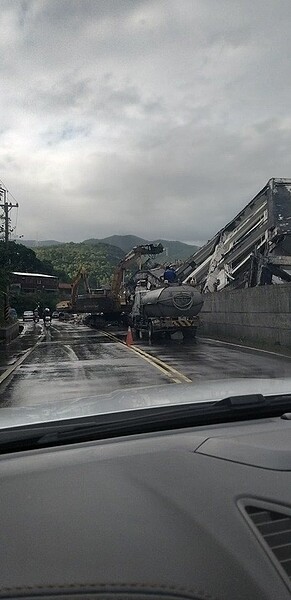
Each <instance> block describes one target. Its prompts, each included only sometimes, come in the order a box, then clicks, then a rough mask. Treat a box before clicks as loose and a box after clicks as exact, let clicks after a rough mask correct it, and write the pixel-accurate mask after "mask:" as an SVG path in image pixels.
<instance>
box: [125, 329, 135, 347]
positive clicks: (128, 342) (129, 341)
mask: <svg viewBox="0 0 291 600" xmlns="http://www.w3.org/2000/svg"><path fill="white" fill-rule="evenodd" d="M125 343H126V345H127V346H131V345H132V344H133V337H132V332H131V327H128V330H127V336H126V340H125Z"/></svg>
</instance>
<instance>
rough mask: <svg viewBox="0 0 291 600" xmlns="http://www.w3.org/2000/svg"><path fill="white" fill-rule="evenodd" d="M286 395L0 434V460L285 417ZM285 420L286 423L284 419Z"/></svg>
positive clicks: (290, 404)
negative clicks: (65, 447) (13, 455)
mask: <svg viewBox="0 0 291 600" xmlns="http://www.w3.org/2000/svg"><path fill="white" fill-rule="evenodd" d="M290 411H291V394H288V395H286V394H285V395H282V396H281V395H280V396H269V397H265V396H263V395H261V394H251V395H245V396H230V397H228V398H224V399H222V400H218V401H213V402H199V403H195V404H189V403H187V404H179V405H169V406H162V407H154V408H152V407H150V408H144V409H137V410H128V411H120V412H116V413H106V414H100V415H93V416H89V417H80V418H73V419H66V420H62V421H49V422H46V423H37V424H32V425H25V426H19V427H13V428H6V429H2V430H1V429H0V454H3V453H7V452H19V451H22V450H29V449H36V448H44V447H51V446H59V445H64V444H74V443H78V442H83V441H91V440H99V439H106V438H114V437H124V436H128V435H136V434H142V433H149V432H156V431H165V430H171V429H179V428H184V427H192V426H199V425H200V426H201V425H210V424H215V423H228V422H233V421H241V420H248V419H260V418H267V417H276V416H281V417H282V416H285V413H286V412H287V413H288V412H290ZM285 418H286V417H285Z"/></svg>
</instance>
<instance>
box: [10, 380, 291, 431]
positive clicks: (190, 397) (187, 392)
mask: <svg viewBox="0 0 291 600" xmlns="http://www.w3.org/2000/svg"><path fill="white" fill-rule="evenodd" d="M247 394H263V395H264V396H271V395H277V394H278V395H284V394H290V396H291V378H285V379H219V380H211V381H206V382H199V383H190V384H168V385H162V386H155V387H146V388H145V387H143V388H129V389H123V390H118V391H115V392H112V393H110V394H106V395H102V396H98V395H95V396H89V397H83V398H79V399H78V400H75V399H74V400H72V402H70V401H68V400H66V401H60V402H54V403H53V404H46V399H45V398H44V397H41V398H40V404H39V405H34V406H27V407H26V406H23V407H22V406H18V407H7V408H6V407H5V408H1V409H0V430H1V428H6V427H14V426H18V425H24V424H32V423H39V422H46V421H57V420H63V419H71V418H78V417H85V416H90V415H98V414H106V413H107V414H108V413H114V412H115V413H116V412H121V411H128V410H142V409H144V408H150V407H158V406H159V407H161V406H169V405H175V404H177V405H179V404H186V403H188V404H191V403H197V402H209V401H215V400H222V399H223V398H227V397H229V396H242V395H247ZM290 411H291V401H290Z"/></svg>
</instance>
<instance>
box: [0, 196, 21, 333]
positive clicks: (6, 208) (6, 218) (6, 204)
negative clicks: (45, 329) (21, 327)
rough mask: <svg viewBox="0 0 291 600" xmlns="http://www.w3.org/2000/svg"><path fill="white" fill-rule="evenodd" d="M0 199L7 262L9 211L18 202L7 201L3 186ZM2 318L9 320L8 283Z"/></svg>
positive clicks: (15, 206) (16, 206) (16, 205)
mask: <svg viewBox="0 0 291 600" xmlns="http://www.w3.org/2000/svg"><path fill="white" fill-rule="evenodd" d="M0 199H1V200H2V199H3V204H0V208H2V209H3V213H4V242H5V251H6V260H7V263H8V250H9V233H10V229H9V221H10V218H9V213H10V211H11V210H12V208H18V202H16V204H12V202H8V201H7V190H6V189H5V188H2V187H0ZM4 320H5V321H6V322H8V321H9V285H7V287H6V292H4Z"/></svg>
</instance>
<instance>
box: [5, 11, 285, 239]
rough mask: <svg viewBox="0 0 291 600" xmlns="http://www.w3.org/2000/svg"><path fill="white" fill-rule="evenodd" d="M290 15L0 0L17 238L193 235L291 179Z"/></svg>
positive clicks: (201, 235)
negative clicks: (276, 180) (273, 183)
mask: <svg viewBox="0 0 291 600" xmlns="http://www.w3.org/2000/svg"><path fill="white" fill-rule="evenodd" d="M290 24H291V2H290V0H0V45H1V61H0V82H1V88H0V89H1V93H0V179H1V180H2V181H3V182H4V183H5V185H6V186H7V187H8V189H9V190H10V191H11V192H12V194H13V195H14V196H15V198H16V199H17V201H18V202H19V205H20V208H19V214H18V223H17V233H18V235H21V234H23V235H24V237H25V238H26V239H28V238H39V239H57V240H64V241H70V240H73V241H81V240H83V239H86V238H89V237H96V238H100V237H105V236H107V235H111V234H115V233H117V234H127V233H131V234H135V235H139V236H142V237H145V238H147V239H154V238H158V237H160V238H166V239H176V240H181V241H193V242H194V241H206V240H207V239H209V238H210V237H211V236H212V235H213V234H215V233H216V231H218V230H219V229H220V228H221V227H223V226H224V225H225V224H226V222H227V221H229V220H230V219H231V218H232V217H234V216H235V215H236V213H237V212H238V211H239V210H240V209H241V208H243V206H244V205H245V204H247V202H248V201H249V200H251V198H252V197H253V196H254V195H255V194H256V193H257V192H258V191H259V190H260V189H261V188H262V187H263V186H264V185H265V183H266V182H267V180H268V179H270V178H271V177H291V81H290V79H291V78H290V75H291V59H290V56H291V35H290ZM13 212H14V214H13V222H15V219H16V211H13Z"/></svg>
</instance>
